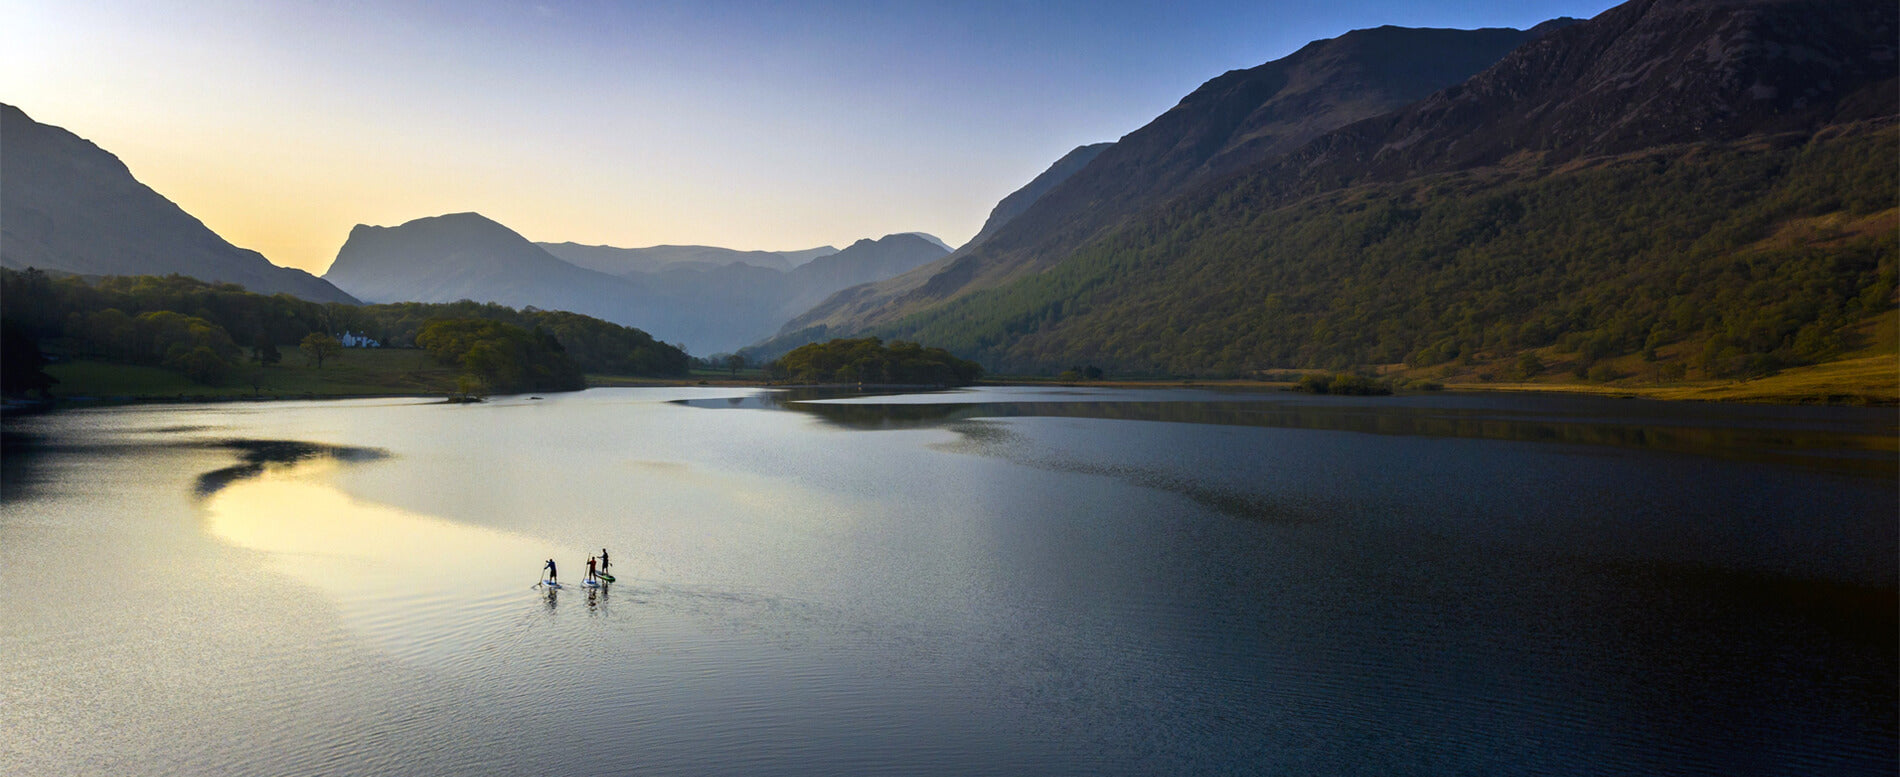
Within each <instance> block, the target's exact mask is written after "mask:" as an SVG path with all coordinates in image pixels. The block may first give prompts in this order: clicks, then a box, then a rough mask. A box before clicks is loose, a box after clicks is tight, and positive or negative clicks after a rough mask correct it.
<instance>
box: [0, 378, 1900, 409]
mask: <svg viewBox="0 0 1900 777" xmlns="http://www.w3.org/2000/svg"><path fill="white" fill-rule="evenodd" d="M1772 381H1773V378H1766V379H1759V380H1755V381H1724V382H1716V383H1701V384H1682V385H1670V386H1616V385H1600V384H1587V383H1466V382H1459V383H1446V384H1444V387H1443V388H1442V389H1440V390H1435V391H1425V392H1399V393H1395V394H1392V395H1390V396H1416V395H1419V394H1441V393H1442V394H1550V395H1570V396H1592V397H1601V398H1607V399H1643V400H1649V401H1656V402H1699V403H1709V402H1714V403H1723V404H1759V405H1786V406H1830V407H1897V406H1900V397H1895V396H1892V395H1887V396H1882V395H1869V394H1867V393H1865V392H1859V391H1851V390H1849V391H1842V392H1830V393H1818V392H1804V391H1793V392H1790V391H1786V390H1778V389H1777V388H1776V387H1775V386H1774V385H1773V384H1772ZM1762 384H1767V385H1762ZM982 386H998V387H1005V386H1030V387H1036V386H1040V387H1063V388H1122V389H1168V388H1181V389H1215V390H1222V389H1226V390H1242V391H1285V392H1288V393H1301V392H1299V391H1297V389H1296V388H1295V386H1296V384H1294V383H1291V382H1287V381H1268V380H1249V379H1194V378H1149V379H1106V380H1093V381H1058V380H1054V379H1048V380H1040V379H1036V378H1029V377H1006V378H999V379H995V380H983V381H979V382H977V383H975V384H973V386H970V387H982ZM662 387H682V388H695V387H707V388H747V389H779V390H790V389H832V390H858V391H868V392H927V391H947V390H954V389H957V388H969V387H964V386H944V385H932V386H920V385H903V384H779V383H770V382H766V381H762V380H748V379H745V378H736V379H723V380H712V379H707V378H635V377H625V378H615V377H606V378H605V379H604V380H602V381H600V382H597V383H590V385H588V386H587V388H586V389H580V390H581V391H585V390H587V389H595V388H662ZM539 393H540V394H549V393H555V394H559V393H567V392H539ZM1894 393H1900V385H1897V386H1896V392H1894ZM507 396H513V395H507ZM1316 396H1317V395H1316ZM349 399H426V400H433V404H445V405H447V404H465V403H455V402H451V401H450V400H449V396H448V394H445V393H443V392H440V391H389V392H367V393H362V392H338V393H323V392H307V393H300V394H210V393H207V394H165V395H143V396H141V395H113V396H92V395H81V396H55V397H53V398H52V399H51V400H38V399H33V400H22V399H8V400H5V401H4V402H0V416H5V417H12V416H21V415H34V414H39V413H47V412H56V411H59V410H68V409H81V408H94V407H118V406H124V405H164V404H214V403H224V402H295V401H303V402H310V401H329V400H349ZM474 404H480V403H474Z"/></svg>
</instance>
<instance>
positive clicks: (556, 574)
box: [541, 559, 561, 580]
mask: <svg viewBox="0 0 1900 777" xmlns="http://www.w3.org/2000/svg"><path fill="white" fill-rule="evenodd" d="M541 568H542V569H545V570H547V571H548V579H549V580H559V579H560V577H561V573H560V571H559V570H556V569H555V568H554V559H548V563H546V564H542V565H541Z"/></svg>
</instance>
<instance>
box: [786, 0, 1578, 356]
mask: <svg viewBox="0 0 1900 777" xmlns="http://www.w3.org/2000/svg"><path fill="white" fill-rule="evenodd" d="M1571 22H1572V20H1556V21H1552V22H1547V23H1545V24H1542V25H1539V26H1538V27H1536V28H1533V29H1531V30H1513V29H1483V30H1441V29H1408V28H1401V27H1379V28H1376V29H1369V30H1355V31H1353V32H1349V33H1346V34H1345V35H1341V36H1339V37H1338V38H1331V39H1327V40H1320V41H1314V42H1312V43H1309V44H1307V45H1306V46H1304V47H1302V48H1301V49H1300V50H1298V51H1296V52H1294V53H1292V54H1289V55H1287V56H1286V57H1283V58H1281V59H1278V60H1274V61H1272V62H1268V63H1266V64H1263V65H1260V66H1258V67H1254V68H1251V69H1248V70H1236V71H1231V72H1228V73H1226V74H1224V75H1222V76H1220V77H1218V78H1215V79H1213V80H1211V81H1208V82H1207V83H1206V84H1203V85H1202V86H1201V87H1200V88H1198V89H1196V90H1195V91H1194V92H1193V93H1191V94H1189V95H1188V96H1187V97H1186V98H1184V99H1182V100H1181V102H1180V104H1178V105H1176V106H1175V107H1174V108H1172V109H1170V110H1168V111H1167V112H1166V113H1163V114H1162V115H1161V116H1159V117H1156V118H1155V119H1154V120H1153V121H1151V122H1149V123H1148V124H1147V125H1146V126H1144V127H1142V128H1140V129H1138V130H1135V131H1134V132H1131V133H1129V134H1128V135H1127V136H1125V137H1123V138H1122V139H1121V140H1120V141H1117V142H1116V143H1114V144H1113V145H1112V146H1110V147H1108V148H1106V149H1103V150H1101V151H1100V153H1099V154H1098V155H1097V156H1095V157H1094V158H1093V159H1092V160H1090V161H1089V162H1088V163H1087V164H1086V165H1083V166H1082V167H1081V169H1080V170H1077V171H1075V172H1074V173H1073V174H1072V175H1069V176H1068V177H1067V178H1066V179H1065V180H1062V181H1061V182H1060V183H1058V184H1056V185H1054V186H1053V187H1051V188H1050V189H1049V190H1048V191H1047V192H1045V193H1044V194H1042V196H1040V197H1038V198H1034V200H1033V202H1032V203H1031V204H1030V205H1029V206H1028V207H1027V208H1025V209H1024V210H1023V212H1022V213H1020V214H1019V215H1017V216H1015V217H1014V218H1011V219H1008V220H1007V221H1006V222H1005V223H1004V224H1003V225H1001V226H1000V227H998V228H997V229H995V230H994V231H993V232H992V234H990V235H988V236H985V237H984V239H983V240H981V241H972V242H971V245H969V246H966V247H965V248H964V249H963V250H960V251H958V252H957V255H956V256H955V257H953V258H952V259H950V260H948V261H945V262H942V263H939V264H937V265H932V266H929V267H925V268H921V269H920V270H918V271H916V272H914V273H913V274H911V275H907V276H900V277H898V278H895V279H892V280H890V281H887V282H885V283H884V284H881V285H879V286H876V287H872V288H869V289H848V290H846V291H845V292H842V293H840V294H839V295H838V296H836V297H833V298H832V299H830V300H827V301H826V302H825V303H824V304H823V305H820V306H819V307H817V308H814V309H813V310H811V311H809V312H807V313H805V314H803V315H801V316H799V317H798V318H796V319H794V320H792V321H791V322H788V323H787V324H786V326H785V328H784V329H783V330H781V338H780V339H781V342H778V343H774V344H772V345H770V346H767V350H783V349H784V348H788V347H791V346H795V345H797V344H798V343H799V342H803V341H805V340H806V339H808V338H811V337H818V336H828V335H827V334H826V333H829V334H831V335H835V334H839V333H848V332H853V331H858V330H861V329H864V328H866V327H868V326H871V325H873V324H878V323H883V322H889V321H893V320H895V319H897V318H899V317H902V316H903V315H906V314H909V313H912V312H916V311H918V310H922V309H924V308H927V307H930V306H932V305H936V304H939V303H941V302H943V301H945V300H949V299H953V298H955V297H957V296H960V295H962V294H966V293H969V292H970V291H974V290H976V289H980V288H987V287H991V286H995V285H998V284H1001V283H1004V282H1007V281H1008V280H1010V279H1013V278H1019V277H1022V276H1024V275H1028V274H1032V273H1035V272H1039V271H1041V270H1044V269H1047V268H1048V267H1050V266H1053V265H1054V264H1055V263H1056V262H1059V261H1061V260H1062V259H1063V258H1065V257H1066V256H1068V255H1069V253H1071V252H1073V251H1074V250H1075V249H1076V248H1077V247H1079V246H1081V245H1082V244H1084V243H1086V242H1087V241H1088V240H1090V239H1092V238H1095V237H1098V236H1100V235H1101V234H1103V233H1104V232H1105V231H1106V230H1109V229H1112V228H1113V227H1115V226H1116V225H1118V224H1120V223H1122V222H1124V221H1126V220H1127V219H1129V218H1130V217H1132V216H1134V215H1135V214H1137V213H1139V212H1141V211H1142V210H1143V209H1145V208H1148V207H1151V206H1153V205H1155V204H1158V203H1161V202H1164V201H1166V200H1168V199H1170V198H1172V197H1174V196H1177V195H1179V194H1180V193H1182V192H1184V191H1186V190H1188V189H1190V188H1192V187H1194V186H1196V185H1199V184H1204V183H1206V182H1208V181H1211V180H1214V179H1216V178H1219V177H1221V176H1223V175H1226V174H1229V173H1231V172H1232V171H1235V170H1238V169H1243V168H1245V167H1247V166H1249V165H1252V164H1257V163H1259V162H1261V161H1264V160H1269V159H1274V158H1277V157H1279V156H1281V155H1284V154H1286V153H1287V152H1289V151H1292V150H1294V149H1296V148H1299V147H1300V146H1302V145H1303V144H1305V143H1306V142H1308V141H1310V140H1312V139H1313V138H1315V137H1317V136H1319V135H1321V134H1322V133H1325V132H1327V131H1330V130H1334V129H1337V128H1339V127H1343V126H1346V125H1348V124H1351V123H1353V122H1355V121H1360V120H1363V119H1367V118H1370V117H1374V116H1378V115H1380V114H1384V113H1387V112H1389V111H1393V110H1395V109H1398V108H1400V107H1403V106H1405V105H1407V104H1410V103H1412V102H1415V101H1417V100H1419V99H1421V98H1424V97H1426V96H1428V95H1430V94H1432V93H1433V92H1435V91H1437V90H1439V89H1443V88H1445V87H1447V86H1451V85H1453V84H1456V83H1458V82H1460V81H1463V80H1464V79H1466V78H1468V77H1470V76H1471V75H1472V74H1475V73H1477V72H1478V71H1479V70H1482V69H1484V68H1485V67H1487V66H1490V65H1491V64H1492V63H1495V62H1497V61H1498V60H1499V58H1501V57H1503V56H1504V55H1505V54H1507V53H1509V52H1510V51H1511V50H1512V49H1515V48H1517V47H1518V46H1520V45H1522V44H1523V43H1525V42H1526V41H1530V40H1534V39H1537V38H1538V37H1540V36H1543V35H1545V34H1548V33H1550V32H1552V31H1554V30H1557V29H1561V28H1563V27H1565V26H1567V25H1568V24H1570V23H1571Z"/></svg>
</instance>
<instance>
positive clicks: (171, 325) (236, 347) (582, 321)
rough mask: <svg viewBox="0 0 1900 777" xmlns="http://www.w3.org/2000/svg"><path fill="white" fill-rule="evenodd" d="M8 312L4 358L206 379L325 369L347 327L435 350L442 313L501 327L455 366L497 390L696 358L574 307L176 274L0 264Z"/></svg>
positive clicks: (1, 305) (484, 334)
mask: <svg viewBox="0 0 1900 777" xmlns="http://www.w3.org/2000/svg"><path fill="white" fill-rule="evenodd" d="M0 313H3V315H0V330H4V332H5V333H6V337H7V338H8V343H9V344H10V345H9V349H10V350H9V351H8V354H9V355H10V356H9V361H8V364H7V365H6V366H7V367H14V366H15V364H16V363H17V364H20V365H27V364H29V363H30V364H35V365H37V364H39V363H41V362H43V359H42V358H41V357H40V356H39V354H41V353H42V352H44V353H51V354H57V355H60V356H63V357H68V358H91V359H99V360H103V361H109V362H119V363H129V364H144V365H151V366H157V367H164V368H169V369H174V370H177V371H179V372H181V373H183V374H185V375H187V376H189V377H190V378H191V379H192V380H195V381H198V382H200V383H206V384H218V383H223V382H226V381H229V380H231V379H232V378H233V377H234V375H235V373H237V372H238V371H239V370H240V369H242V367H243V365H244V364H245V363H246V361H247V359H248V360H249V361H251V362H255V363H256V364H258V365H259V366H266V365H270V364H274V363H276V362H277V361H279V360H281V359H282V351H281V350H280V349H281V348H295V349H297V350H298V351H299V352H301V353H302V354H303V355H304V356H305V357H306V358H307V359H308V361H309V363H310V364H312V365H314V366H317V367H321V366H322V365H323V364H324V363H325V362H326V361H328V360H331V359H335V358H336V357H338V356H339V355H341V354H342V352H343V349H342V344H341V343H340V342H338V341H337V338H336V337H335V335H336V334H337V333H341V332H357V333H366V334H369V335H370V336H372V337H375V338H377V339H379V340H381V341H382V342H383V343H384V344H385V345H393V346H398V347H403V346H421V347H428V346H426V345H424V344H423V343H422V342H421V335H422V333H423V332H425V331H428V330H429V328H430V327H431V326H432V325H434V324H436V323H437V322H440V321H443V320H449V321H452V322H470V321H475V322H488V323H492V324H495V326H493V327H485V328H481V331H480V334H481V336H480V337H479V338H476V339H477V341H479V342H486V343H487V345H485V346H483V347H481V348H479V349H473V350H474V353H473V359H472V361H470V356H471V354H470V353H469V351H470V350H471V349H463V350H461V351H458V352H456V353H455V354H454V359H455V360H456V363H458V364H465V366H467V368H468V369H469V370H470V371H471V373H472V375H473V376H474V377H476V378H478V379H480V380H481V381H483V382H484V383H487V384H488V385H489V386H490V387H491V390H494V391H506V390H514V388H515V387H526V388H521V389H520V390H550V391H551V390H556V387H572V388H578V387H580V384H581V382H580V378H579V376H580V375H581V373H582V372H584V371H592V372H599V373H607V374H619V375H651V376H660V375H681V374H685V372H686V368H687V364H688V360H689V357H688V356H687V355H686V353H685V351H684V350H682V349H680V348H679V347H677V346H672V345H668V344H665V343H661V342H658V341H656V340H654V339H653V337H651V336H650V335H648V334H647V333H645V332H642V331H640V330H638V329H632V328H629V327H623V326H619V325H617V324H612V323H609V322H606V321H601V320H598V319H594V318H589V317H587V316H582V315H578V314H574V313H566V312H561V311H544V310H535V309H533V308H529V309H526V310H515V309H513V308H508V307H503V306H501V305H493V304H477V303H473V302H459V303H453V304H448V305H427V304H422V303H402V304H395V305H366V306H353V305H343V304H336V303H330V304H322V303H316V302H310V301H307V300H302V299H298V298H296V297H291V296H289V295H286V294H276V295H263V294H252V293H250V292H247V291H245V290H244V289H243V287H241V286H238V285H236V284H228V283H206V282H204V281H200V280H197V279H193V278H187V277H184V276H179V275H171V276H165V277H157V276H128V277H116V276H115V277H107V278H102V279H93V280H90V281H89V280H87V279H84V278H81V277H77V276H62V277H53V276H51V275H49V274H47V273H44V272H41V271H38V270H32V269H28V270H25V271H16V270H10V269H0ZM458 326H466V324H465V323H464V324H458ZM444 331H447V330H444ZM458 331H459V330H458ZM241 344H242V346H241ZM29 345H30V346H31V349H30V355H29V349H28V348H27V346H29ZM246 347H248V353H247V351H246ZM432 350H433V349H432ZM35 359H39V360H40V361H35ZM510 360H513V363H508V364H504V362H508V361H510ZM19 369H20V370H21V372H19V374H16V375H13V376H11V378H13V379H10V380H9V381H8V391H9V393H18V392H19V391H25V390H32V389H33V388H35V387H42V388H43V386H42V385H41V383H40V382H39V381H38V380H36V379H30V376H33V375H38V374H40V371H39V370H38V368H37V367H36V366H35V367H32V368H28V367H24V366H23V367H20V368H19ZM9 371H10V372H11V371H12V370H9ZM15 379H17V380H15ZM16 383H18V384H19V385H18V386H16V385H15V384H16Z"/></svg>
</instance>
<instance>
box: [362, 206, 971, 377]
mask: <svg viewBox="0 0 1900 777" xmlns="http://www.w3.org/2000/svg"><path fill="white" fill-rule="evenodd" d="M556 249H557V250H562V251H563V252H564V253H576V252H578V253H582V254H585V255H586V256H588V257H590V258H591V260H592V261H594V262H595V263H596V265H597V266H609V267H611V266H622V267H624V266H627V265H629V264H631V265H635V266H639V262H638V261H625V260H628V258H629V256H630V255H631V256H634V257H637V256H638V253H637V252H639V251H642V250H646V249H618V248H611V247H589V246H574V244H571V243H570V244H559V245H557V246H556ZM576 249H579V250H578V251H576ZM711 251H712V252H714V253H713V254H711V255H717V252H726V253H728V254H738V253H741V252H734V251H727V249H717V248H715V249H711ZM624 252H634V253H633V254H628V253H624ZM660 253H661V254H662V255H667V254H668V252H660ZM788 253H790V254H792V255H802V254H807V253H811V252H788ZM945 253H947V252H946V250H945V249H944V248H943V247H942V246H941V245H939V244H938V243H936V242H934V241H932V240H927V239H925V238H923V237H920V236H918V235H914V234H903V235H890V236H887V237H884V238H882V239H879V240H860V241H858V242H857V243H855V244H853V245H851V246H850V247H848V248H845V249H844V250H842V251H835V252H830V253H826V254H825V255H822V256H818V257H817V258H814V259H810V260H808V261H804V262H803V263H801V264H799V265H798V266H796V267H792V268H791V269H789V270H777V269H771V268H768V267H759V266H755V265H752V264H749V263H746V262H740V261H734V262H729V263H726V264H707V263H705V262H701V261H694V260H691V259H685V260H681V261H675V262H669V263H666V264H663V265H661V266H660V268H659V269H658V270H656V271H641V270H626V271H623V272H619V273H607V272H601V271H598V270H594V269H587V268H583V267H577V266H575V265H573V264H571V263H569V262H565V261H562V260H561V259H559V258H556V257H555V256H554V254H553V253H551V252H550V251H549V250H547V249H546V248H544V247H543V246H541V245H537V244H535V243H531V242H529V241H528V240H527V239H526V238H524V237H522V236H521V235H519V234H517V233H516V232H514V231H513V230H511V229H509V228H507V227H505V226H502V225H501V224H497V223H495V222H494V221H491V220H489V219H487V218H485V217H483V216H481V215H479V214H474V213H457V214H450V215H446V216H437V217H433V218H424V219H417V220H415V221H411V222H408V223H406V224H403V225H401V226H397V227H371V226H360V225H359V226H357V227H356V228H355V229H354V230H352V231H351V232H350V238H349V240H348V241H347V242H345V243H344V245H343V250H342V251H340V252H338V254H337V258H336V262H335V263H333V264H332V265H331V266H330V271H329V273H328V274H326V275H325V277H326V278H327V279H329V280H331V281H332V282H334V283H336V284H337V285H338V286H340V287H343V288H346V289H352V290H354V291H355V292H356V293H357V294H358V296H360V297H362V298H363V299H365V300H368V301H372V302H400V301H414V302H454V301H456V300H462V299H470V300H475V301H477V302H499V303H501V304H504V305H510V306H514V307H525V306H534V307H537V308H541V309H544V310H568V311H572V312H576V313H584V314H586V315H590V316H594V317H596V318H600V319H603V320H606V321H612V322H614V323H617V324H622V325H625V326H632V327H638V328H640V329H643V330H645V331H648V332H651V333H652V334H653V335H654V336H655V337H658V338H660V339H662V340H665V341H667V342H679V343H685V344H686V345H687V347H688V348H689V349H690V350H692V351H693V352H695V353H700V354H710V353H715V352H719V351H727V350H732V349H736V348H738V347H739V346H742V345H745V344H746V343H749V342H752V341H755V340H757V339H759V338H761V337H764V336H766V335H768V334H770V333H771V332H772V331H773V330H775V329H777V328H778V326H779V325H780V324H782V323H784V321H785V319H787V318H789V317H790V316H792V315H793V314H794V313H796V312H797V311H800V310H804V309H806V308H808V307H810V306H811V305H812V304H815V303H816V302H817V301H818V300H821V299H824V297H825V296H826V295H829V294H831V293H832V292H834V291H836V290H838V289H840V288H843V287H845V286H850V285H854V284H859V283H864V282H867V281H875V280H880V279H883V278H889V277H891V276H893V275H896V274H898V273H901V272H903V271H905V270H908V269H910V268H913V267H916V266H917V265H919V264H922V263H924V262H928V261H930V260H933V259H937V258H939V257H942V256H943V255H944V254H945ZM689 254H690V255H708V254H707V253H706V252H704V251H697V252H694V251H688V252H671V253H670V255H671V256H675V257H678V256H685V255H689ZM649 258H651V257H649ZM779 258H780V259H781V261H784V257H783V255H779ZM800 258H802V256H800Z"/></svg>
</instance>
